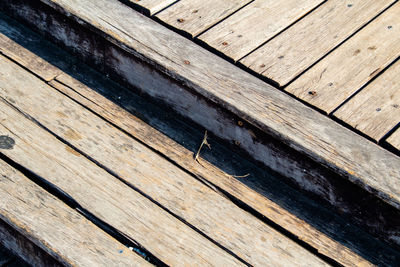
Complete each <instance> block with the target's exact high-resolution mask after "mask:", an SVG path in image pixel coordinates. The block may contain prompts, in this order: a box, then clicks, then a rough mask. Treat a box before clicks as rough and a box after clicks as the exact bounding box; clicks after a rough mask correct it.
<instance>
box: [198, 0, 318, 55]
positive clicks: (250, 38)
mask: <svg viewBox="0 0 400 267" xmlns="http://www.w3.org/2000/svg"><path fill="white" fill-rule="evenodd" d="M321 2H323V1H321V0H306V1H296V0H289V1H283V2H282V1H274V0H256V1H254V2H252V3H250V4H249V5H247V6H246V7H244V8H243V9H241V10H239V11H238V12H236V13H235V14H233V15H232V16H230V17H229V18H227V19H226V20H224V21H222V22H221V23H219V24H218V25H216V26H215V27H213V28H211V29H209V30H208V31H206V32H205V33H203V34H201V35H200V36H199V39H200V40H202V41H203V42H205V43H206V44H208V45H209V46H211V47H213V48H215V49H216V50H218V51H219V52H222V53H223V54H224V55H226V56H228V57H230V58H232V59H233V60H235V61H237V60H239V59H241V58H242V57H244V56H245V55H247V54H248V53H250V52H251V51H253V50H254V49H256V48H257V47H259V46H260V45H262V44H263V43H265V42H266V41H268V40H269V39H271V38H272V37H274V36H275V35H276V34H278V33H279V32H280V31H282V30H283V29H285V28H286V27H288V26H289V25H291V24H292V23H294V22H295V21H297V20H298V19H299V18H301V17H302V16H304V15H305V14H307V13H308V12H309V11H310V10H312V9H313V8H315V7H316V6H317V5H319V4H320V3H321Z"/></svg>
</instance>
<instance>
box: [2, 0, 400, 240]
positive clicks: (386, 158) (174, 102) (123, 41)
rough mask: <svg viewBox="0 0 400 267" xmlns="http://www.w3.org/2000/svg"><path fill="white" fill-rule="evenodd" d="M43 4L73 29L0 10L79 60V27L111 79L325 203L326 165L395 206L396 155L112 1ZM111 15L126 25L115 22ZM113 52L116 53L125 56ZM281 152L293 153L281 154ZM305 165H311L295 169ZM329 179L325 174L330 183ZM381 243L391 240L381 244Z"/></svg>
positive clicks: (17, 5) (328, 191) (26, 6)
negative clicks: (98, 41) (98, 42)
mask: <svg viewBox="0 0 400 267" xmlns="http://www.w3.org/2000/svg"><path fill="white" fill-rule="evenodd" d="M43 2H44V3H46V4H47V5H49V6H51V7H57V9H58V11H60V12H61V13H62V14H64V15H67V16H69V17H70V18H71V19H72V20H74V21H78V22H79V23H80V24H79V25H77V24H72V23H71V21H70V23H69V24H68V26H66V25H65V23H64V22H66V21H67V20H65V17H57V16H52V15H51V13H49V12H48V11H49V9H44V8H42V7H40V6H32V5H31V4H30V2H28V1H23V0H18V1H15V2H12V3H11V2H5V3H4V2H3V3H2V4H1V6H2V7H3V8H5V9H6V10H9V11H10V12H11V13H12V14H14V15H15V16H16V17H18V18H19V19H22V20H24V21H26V22H28V23H33V22H36V21H38V20H39V21H40V22H41V23H40V24H39V23H36V24H34V26H37V29H39V30H40V31H43V32H46V34H48V35H49V36H52V38H54V39H56V40H57V41H58V42H62V43H63V44H66V45H67V47H68V48H71V47H72V50H73V51H74V52H77V53H78V54H79V55H80V56H83V57H84V58H85V59H86V57H87V55H88V54H87V51H86V50H83V51H79V50H78V48H80V47H81V45H80V44H81V43H80V42H82V40H81V39H79V37H82V36H85V34H87V32H88V31H87V30H86V29H87V28H90V29H91V30H94V31H95V32H96V33H98V34H99V35H100V36H103V37H105V38H106V39H107V40H110V41H111V42H110V43H104V44H102V45H105V47H106V49H107V51H106V53H105V52H104V51H103V53H101V55H103V54H104V53H105V54H107V58H106V59H107V62H102V63H101V64H102V65H100V66H99V67H100V69H101V70H103V68H102V67H108V66H109V69H108V71H110V72H111V73H113V74H116V75H117V77H118V78H119V79H123V80H125V82H128V83H130V84H131V85H133V86H135V87H136V88H138V89H140V91H141V92H145V93H146V94H148V95H150V96H151V97H153V98H155V99H158V100H160V101H163V102H164V103H167V104H169V105H170V106H171V107H173V108H174V109H175V110H176V111H177V112H179V113H180V114H182V115H184V116H186V117H188V118H190V119H192V120H194V121H195V122H197V123H199V124H200V125H202V126H204V127H206V128H207V129H208V130H210V131H212V132H214V134H216V135H217V136H218V137H220V138H223V139H224V140H228V141H233V140H239V141H240V147H241V148H243V149H245V150H246V151H248V152H250V155H252V156H253V157H254V158H255V159H257V160H259V161H260V162H262V163H264V164H265V165H267V166H269V167H270V168H272V169H273V170H275V171H277V172H278V173H281V174H283V175H284V176H286V177H290V178H291V181H293V182H295V183H296V184H297V185H299V186H300V187H301V188H302V189H304V190H306V191H308V192H311V193H312V194H314V195H318V196H319V197H320V198H323V199H325V200H327V201H329V202H330V203H332V205H335V206H336V207H338V206H339V207H340V206H342V204H343V200H344V199H345V198H344V199H342V198H340V199H336V198H335V195H334V192H335V190H336V189H334V190H333V191H332V188H331V187H330V186H331V185H333V186H335V185H336V186H337V185H338V183H335V182H333V183H332V181H330V180H329V179H327V178H329V177H332V175H333V174H332V172H330V174H329V175H328V176H326V175H325V174H326V172H323V171H322V172H321V170H319V169H318V168H316V166H318V167H320V166H323V167H328V168H329V169H330V170H332V171H333V172H335V173H337V174H340V175H341V176H342V177H343V178H345V179H344V180H341V181H342V182H341V183H340V184H342V183H343V184H346V185H349V181H351V182H354V183H356V184H357V185H358V186H360V188H362V189H364V190H366V191H365V194H367V193H368V192H370V193H373V194H374V195H376V196H378V197H379V198H381V199H383V200H385V201H387V202H388V203H390V204H391V205H393V206H395V207H399V192H398V190H397V188H399V186H398V185H397V183H398V181H397V180H396V179H393V177H399V176H400V173H399V168H398V166H399V160H398V157H395V156H394V155H392V154H391V153H389V152H387V151H385V150H383V149H381V148H379V147H378V146H376V145H373V144H371V142H368V141H366V140H364V139H363V138H360V137H359V136H358V135H356V134H354V133H353V132H351V131H349V130H347V129H345V128H343V127H341V126H339V125H337V124H335V123H333V122H332V121H331V120H330V119H328V118H326V117H324V116H322V115H321V114H319V113H317V112H315V111H313V110H312V109H310V108H307V107H305V106H304V105H302V104H300V103H298V102H296V101H293V99H292V98H290V97H288V96H287V95H285V94H282V93H281V92H278V91H276V89H274V88H272V87H270V86H268V85H267V84H265V83H264V82H262V81H260V80H258V79H256V78H255V77H253V76H251V75H249V74H247V73H245V72H244V71H241V70H240V69H238V68H236V67H234V66H232V64H229V63H227V62H226V61H224V60H222V59H220V58H218V57H217V56H215V55H213V54H211V53H209V52H207V51H205V50H204V49H201V48H200V47H198V46H197V45H194V44H193V43H192V42H190V41H188V40H186V39H185V38H183V37H181V36H178V35H177V34H174V33H173V32H171V31H169V30H167V29H165V28H164V27H162V26H160V25H158V24H157V23H155V22H154V21H151V20H150V19H148V18H146V17H144V16H142V15H140V14H138V13H137V12H135V11H133V10H130V9H127V8H126V6H124V5H122V4H120V3H118V2H116V1H96V2H82V1H81V2H74V3H71V2H69V0H68V1H67V0H59V1H57V3H55V2H54V1H51V0H43ZM88 10H91V11H92V12H88ZM110 10H113V12H110ZM50 12H51V11H50ZM93 13H96V16H93ZM38 14H39V15H38ZM41 15H43V16H46V15H47V16H50V17H51V18H50V19H49V20H47V22H48V21H50V22H52V23H51V24H49V23H46V21H44V20H43V19H42V16H41ZM121 17H124V18H126V19H124V20H120V19H119V18H121ZM100 18H101V19H100ZM60 23H61V24H62V25H61V26H59V25H60ZM94 25H96V26H94ZM139 25H140V27H139ZM82 26H84V27H82ZM144 26H146V27H144ZM59 27H61V28H63V27H68V29H69V31H61V32H60V31H59ZM71 31H72V33H71ZM79 31H81V32H79ZM76 34H77V35H78V36H76ZM80 34H82V35H80ZM91 36H93V33H91ZM77 37H78V38H77ZM66 40H68V42H67V41H66ZM83 40H84V41H85V42H84V43H82V45H86V41H88V39H86V38H85V39H83ZM89 40H90V39H89ZM92 45H94V44H92ZM92 47H95V48H99V47H96V46H92ZM116 47H122V48H123V49H124V50H125V52H124V53H125V54H124V53H122V52H121V51H119V50H118V49H117V48H116ZM100 50H101V49H100ZM95 52H96V51H95ZM96 55H97V53H94V54H93V55H92V57H91V59H98V57H97V56H96ZM143 62H145V63H148V65H146V64H143ZM149 77H151V78H149ZM182 84H183V85H184V86H182ZM205 99H207V100H205ZM210 102H212V103H214V104H217V105H220V106H222V107H223V108H222V109H220V108H217V107H216V106H215V105H211V103H210ZM225 109H226V110H228V111H230V112H232V113H234V114H235V115H237V116H239V117H241V118H242V119H244V120H246V121H247V122H249V123H250V124H249V125H251V124H252V125H253V126H256V127H258V128H259V129H261V130H262V131H263V132H264V133H266V135H268V138H269V139H259V138H257V135H255V134H254V130H256V132H257V131H258V129H254V128H249V127H240V126H238V125H237V124H236V119H234V118H232V117H229V116H227V113H224V112H226V110H225ZM228 114H229V113H228ZM246 121H245V124H247V123H246ZM253 126H251V127H253ZM258 133H259V132H258ZM270 138H272V141H270ZM274 138H275V139H274ZM275 140H278V141H275ZM285 145H287V146H288V147H284V146H285ZM289 147H290V148H291V149H292V150H291V151H292V152H296V154H295V155H298V156H293V154H294V153H285V152H287V151H288V148H289ZM365 151H368V153H365ZM297 153H299V154H297ZM299 155H302V156H299ZM303 155H304V156H303ZM299 158H301V159H302V160H301V161H299ZM309 160H312V164H305V163H307V162H310V161H309ZM315 163H319V164H321V165H317V164H315ZM305 170H307V171H305ZM337 174H335V175H333V177H335V178H338V175H337ZM342 177H340V179H341V178H342ZM376 177H380V179H377V178H376ZM346 179H347V181H346ZM342 196H344V197H346V196H347V195H342ZM337 200H339V201H337ZM384 207H386V206H384ZM371 208H372V207H371ZM342 211H344V212H346V213H347V214H349V215H351V217H352V218H359V212H358V211H357V210H354V209H350V210H342ZM352 211H355V213H352ZM387 218H388V219H393V217H387ZM373 225H375V224H372V225H370V224H368V225H367V226H368V227H370V226H373ZM377 226H378V228H376V229H373V233H377V232H379V231H381V230H382V227H381V226H380V225H377ZM372 228H374V227H372ZM390 233H393V232H390ZM389 235H390V236H392V234H389ZM388 239H391V237H388V238H386V237H385V240H388ZM393 240H395V239H393Z"/></svg>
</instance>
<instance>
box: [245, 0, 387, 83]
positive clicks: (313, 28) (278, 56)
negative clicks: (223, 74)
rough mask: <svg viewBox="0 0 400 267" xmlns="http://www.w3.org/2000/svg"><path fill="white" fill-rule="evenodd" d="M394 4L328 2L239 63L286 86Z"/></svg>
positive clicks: (359, 1)
mask: <svg viewBox="0 0 400 267" xmlns="http://www.w3.org/2000/svg"><path fill="white" fill-rule="evenodd" d="M391 3H393V1H389V0H386V1H373V0H367V1H363V0H356V1H350V0H346V1H327V2H326V3H324V4H323V5H321V6H320V7H318V8H317V9H316V10H315V11H313V12H312V13H310V14H309V15H307V16H306V17H305V18H303V19H302V20H300V21H299V22H297V23H296V24H294V25H293V26H291V27H290V28H289V29H287V30H286V31H284V32H283V33H281V34H280V35H278V36H276V37H275V38H274V39H272V40H271V41H269V42H268V43H266V44H265V45H263V46H261V47H260V48H258V49H257V50H256V51H254V52H252V53H251V54H250V55H248V56H246V57H245V58H243V59H242V60H241V61H240V62H241V63H242V64H243V65H245V66H246V67H249V68H250V69H252V70H253V71H255V72H257V73H259V74H261V75H263V76H265V77H267V78H269V79H271V80H273V81H275V82H277V83H278V84H279V85H280V86H285V85H286V84H287V83H289V82H290V81H291V80H293V79H294V78H295V77H297V76H298V75H299V74H301V73H302V72H303V71H305V70H306V69H307V68H308V67H310V66H311V65H312V64H313V63H315V62H316V61H317V60H318V59H320V58H322V57H323V56H324V55H325V54H327V53H328V52H329V51H331V50H332V49H333V48H334V47H336V46H337V45H338V44H340V43H341V42H343V41H344V40H345V39H346V38H348V37H349V36H350V35H351V34H353V33H354V32H356V31H357V30H358V29H360V28H361V27H362V26H364V25H365V24H366V23H367V22H369V21H370V20H371V19H372V18H373V17H374V16H376V15H377V14H378V13H379V12H381V11H382V10H384V9H385V8H386V7H388V6H389V5H390V4H391Z"/></svg>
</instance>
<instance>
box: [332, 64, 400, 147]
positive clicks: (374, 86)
mask: <svg viewBox="0 0 400 267" xmlns="http://www.w3.org/2000/svg"><path fill="white" fill-rule="evenodd" d="M399 77H400V61H398V62H397V63H395V64H394V65H393V66H391V67H390V68H389V69H388V70H386V71H385V72H384V73H383V74H381V75H380V76H379V77H378V78H377V79H376V80H374V81H373V82H372V83H371V84H369V85H368V86H367V87H365V88H364V89H362V90H361V92H359V93H358V94H357V95H355V96H354V97H352V98H351V99H350V100H349V102H347V103H346V104H344V105H343V106H342V107H341V108H340V109H338V110H337V111H336V112H335V113H334V114H333V115H334V116H336V117H337V118H339V119H340V120H342V121H344V122H345V123H347V124H349V125H350V126H352V127H354V128H356V129H357V130H359V131H361V132H362V133H364V134H366V135H368V136H369V137H371V138H373V139H374V140H375V141H380V140H381V139H382V137H384V136H385V135H386V134H387V133H388V132H389V131H390V130H392V129H393V128H394V127H395V126H396V125H397V124H398V123H400V84H399Z"/></svg>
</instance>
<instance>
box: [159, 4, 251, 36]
mask: <svg viewBox="0 0 400 267" xmlns="http://www.w3.org/2000/svg"><path fill="white" fill-rule="evenodd" d="M250 1H251V0H224V1H215V0H181V1H179V2H177V3H176V4H174V5H173V6H171V7H169V8H167V9H165V10H163V11H162V12H160V13H159V14H157V15H156V17H157V18H159V19H160V20H162V21H163V22H165V23H167V24H168V25H171V26H172V27H174V28H176V29H179V30H181V31H184V32H186V33H189V34H190V35H191V36H192V37H193V36H197V35H198V34H200V33H202V32H203V31H205V30H207V29H208V28H210V27H211V26H213V25H214V24H216V23H218V22H219V21H221V20H223V19H224V18H226V17H227V16H229V15H230V14H232V13H233V12H235V11H236V10H238V9H239V8H240V7H242V6H244V5H246V4H247V3H249V2H250Z"/></svg>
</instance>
